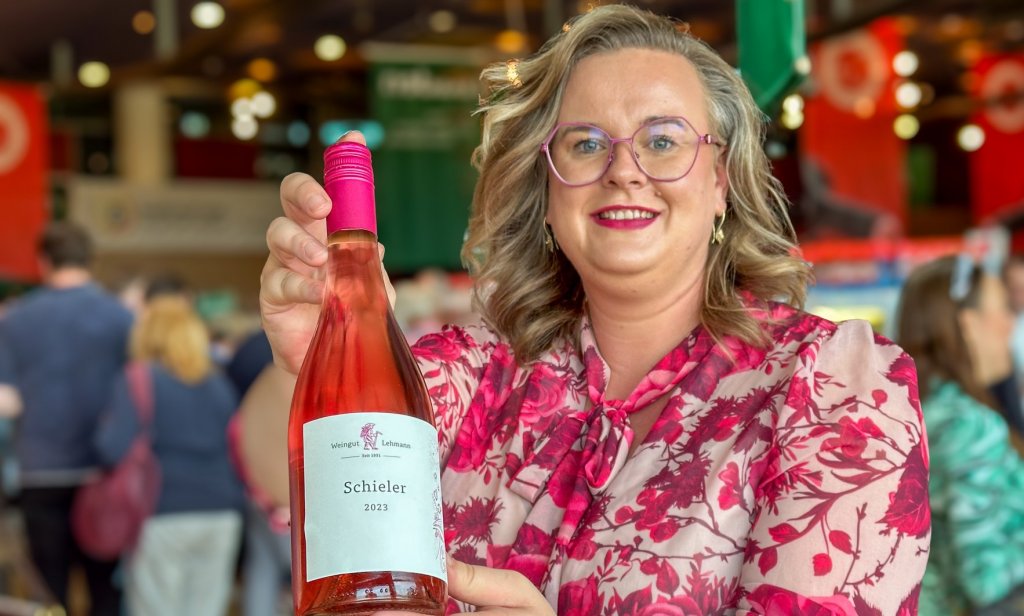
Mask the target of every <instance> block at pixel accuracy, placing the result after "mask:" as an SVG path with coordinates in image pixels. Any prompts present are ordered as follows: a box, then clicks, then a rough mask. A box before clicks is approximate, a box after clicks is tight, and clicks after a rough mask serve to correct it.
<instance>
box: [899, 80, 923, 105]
mask: <svg viewBox="0 0 1024 616" xmlns="http://www.w3.org/2000/svg"><path fill="white" fill-rule="evenodd" d="M896 103H897V104H898V105H899V106H900V107H903V108H904V109H911V108H913V107H917V106H918V105H919V104H920V103H921V86H919V85H917V84H916V83H914V82H913V81H906V82H904V83H901V84H900V85H899V86H897V87H896Z"/></svg>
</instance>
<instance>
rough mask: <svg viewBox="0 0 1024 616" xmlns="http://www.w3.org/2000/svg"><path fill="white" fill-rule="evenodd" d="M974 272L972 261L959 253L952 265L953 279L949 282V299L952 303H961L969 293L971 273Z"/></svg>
mask: <svg viewBox="0 0 1024 616" xmlns="http://www.w3.org/2000/svg"><path fill="white" fill-rule="evenodd" d="M973 270H974V259H972V258H971V257H970V255H968V254H966V253H963V252H961V253H960V254H958V255H957V256H956V263H954V264H953V277H952V278H950V280H949V297H950V298H952V300H953V301H955V302H959V301H963V299H964V298H966V297H967V294H968V293H970V291H971V272H972V271H973Z"/></svg>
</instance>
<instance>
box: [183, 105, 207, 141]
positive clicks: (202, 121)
mask: <svg viewBox="0 0 1024 616" xmlns="http://www.w3.org/2000/svg"><path fill="white" fill-rule="evenodd" d="M178 128H179V129H180V130H181V134H182V135H185V136H186V137H188V138H189V139H202V138H203V137H205V136H207V135H209V134H210V118H208V117H207V116H206V114H205V113H200V112H198V111H186V112H185V113H183V114H181V120H179V121H178Z"/></svg>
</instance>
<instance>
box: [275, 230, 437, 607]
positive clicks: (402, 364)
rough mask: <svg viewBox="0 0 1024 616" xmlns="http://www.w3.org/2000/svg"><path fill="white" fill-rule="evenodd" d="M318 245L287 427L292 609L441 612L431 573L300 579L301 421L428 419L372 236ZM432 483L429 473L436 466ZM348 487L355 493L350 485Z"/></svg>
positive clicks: (367, 485)
mask: <svg viewBox="0 0 1024 616" xmlns="http://www.w3.org/2000/svg"><path fill="white" fill-rule="evenodd" d="M328 253H329V257H328V265H327V271H328V278H327V289H326V293H325V300H324V304H323V308H322V311H321V315H320V321H319V323H318V325H317V331H316V333H315V334H314V336H313V340H312V342H311V343H310V348H309V351H308V352H307V355H306V358H305V361H304V362H303V366H302V369H301V370H300V372H299V378H298V382H297V383H296V386H295V394H294V397H293V401H292V409H291V415H290V419H289V427H288V450H289V464H290V467H291V468H290V470H291V473H290V478H291V486H290V488H291V507H292V520H293V524H292V558H293V566H292V572H293V575H292V577H293V592H294V600H295V610H296V614H298V615H299V616H313V615H320V614H363V613H372V612H374V611H376V610H383V609H399V610H406V611H412V612H419V613H424V614H443V613H444V608H445V602H446V595H447V586H446V584H445V582H444V581H443V580H442V579H440V578H438V577H434V576H432V575H426V574H423V573H414V572H408V571H369V572H358V573H344V574H339V575H328V576H326V577H321V578H319V579H313V580H309V581H307V556H308V554H307V544H306V531H305V525H306V524H305V523H306V515H307V511H306V508H307V497H308V496H309V495H307V493H306V487H307V483H306V455H305V449H304V448H305V442H306V441H305V439H304V429H305V430H308V429H309V426H307V424H309V423H310V422H314V421H317V420H322V419H324V418H329V417H332V416H336V415H345V414H349V413H390V414H399V415H404V416H407V417H411V418H415V420H418V421H423V422H426V423H427V424H428V425H429V426H430V428H431V429H433V425H434V423H433V413H432V411H431V406H430V399H429V397H428V395H427V391H426V388H425V386H424V384H423V380H422V377H421V375H420V372H419V368H418V366H417V365H416V363H415V360H414V359H413V357H412V353H411V352H410V350H409V347H408V345H407V344H406V342H405V337H404V335H403V333H402V332H401V330H400V329H399V327H398V325H397V323H396V321H395V318H394V315H393V314H392V312H391V308H390V305H389V302H388V298H387V294H386V291H385V287H384V282H383V278H382V276H381V271H380V259H379V257H378V253H377V241H376V237H375V236H374V234H373V233H371V232H369V231H363V230H343V231H338V232H335V233H334V234H332V235H331V237H330V239H329V241H328ZM322 423H323V422H321V424H322ZM321 424H318V425H321ZM414 427H415V426H414ZM433 434H434V442H433V443H432V446H433V448H434V454H433V455H434V456H436V432H434V433H433ZM354 438H355V440H354V441H352V443H351V444H352V445H354V447H353V449H352V451H353V452H356V451H359V452H363V450H364V448H366V450H367V451H369V448H370V446H371V443H370V442H368V441H367V442H362V443H360V440H359V438H358V435H356V436H355V437H354ZM363 440H364V441H365V440H366V439H365V437H364V439H363ZM356 443H359V445H356ZM385 443H390V441H385ZM374 446H376V445H375V443H374ZM367 455H374V454H372V452H371V453H370V454H366V455H363V457H367ZM435 459H436V458H435ZM427 466H429V465H427ZM435 466H436V465H435ZM437 472H439V469H438V471H437ZM384 481H385V480H383V479H382V481H381V483H380V484H379V486H380V489H381V490H382V491H388V490H393V491H396V492H397V491H398V487H397V486H391V483H390V479H388V480H387V484H386V485H387V488H385V487H384V486H385V483H384ZM433 481H434V482H435V483H436V481H437V476H436V474H435V475H434V477H433ZM356 483H357V484H358V485H359V486H361V487H362V489H364V490H366V489H371V488H372V489H373V490H374V491H376V489H377V488H378V483H377V481H376V479H371V480H369V481H368V482H367V481H365V480H357V481H356ZM349 487H351V486H349ZM404 487H405V486H402V488H403V491H404ZM355 489H356V490H357V491H358V490H359V487H356V488H355ZM410 491H411V490H410ZM387 496H389V497H390V496H396V497H397V496H399V495H390V494H388V495H387ZM433 497H434V499H435V501H436V504H437V517H436V518H435V519H432V520H430V523H431V524H432V526H433V528H434V532H435V533H436V540H437V542H436V545H439V546H440V548H439V549H440V552H441V553H440V554H437V555H436V556H437V557H438V558H440V560H441V561H442V564H441V567H442V568H443V566H444V565H443V560H444V554H443V550H444V542H443V529H442V528H441V521H440V500H439V499H440V494H439V492H435V493H434V494H433ZM378 500H379V499H378ZM420 500H422V499H420ZM366 506H377V507H379V506H381V505H380V504H377V505H374V504H367V505H366ZM385 506H386V505H385ZM392 507H393V508H394V506H393V505H392ZM339 532H344V533H348V534H349V536H354V535H355V536H358V534H359V533H361V532H362V531H361V529H359V528H350V529H347V528H341V529H339ZM379 540H380V541H381V542H387V541H389V540H391V541H395V536H394V535H389V536H382V537H380V538H379ZM339 549H344V548H343V547H342V548H339ZM382 549H383V548H382Z"/></svg>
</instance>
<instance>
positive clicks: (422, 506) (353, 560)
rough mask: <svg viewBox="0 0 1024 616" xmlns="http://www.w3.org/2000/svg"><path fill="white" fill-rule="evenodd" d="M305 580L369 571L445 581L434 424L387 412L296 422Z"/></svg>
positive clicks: (350, 414)
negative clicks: (299, 436) (302, 459)
mask: <svg viewBox="0 0 1024 616" xmlns="http://www.w3.org/2000/svg"><path fill="white" fill-rule="evenodd" d="M302 439H303V446H304V450H305V451H304V456H305V493H306V494H305V498H306V520H305V526H304V527H303V532H304V533H305V537H306V581H307V582H310V581H313V580H317V579H320V578H324V577H327V576H331V575H339V574H344V573H362V572H370V571H407V572H410V573H422V574H425V575H430V576H433V577H436V578H439V579H441V580H444V581H445V582H447V580H448V575H447V573H448V572H447V567H446V562H445V546H444V525H443V523H442V521H441V470H440V459H439V457H438V451H437V430H436V429H435V428H434V427H433V426H431V425H430V424H428V423H427V422H425V421H422V420H420V419H416V418H414V417H408V416H405V415H397V414H394V413H346V414H343V415H331V416H328V417H322V418H320V419H315V420H313V421H310V422H307V423H306V424H305V425H303V427H302Z"/></svg>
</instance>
